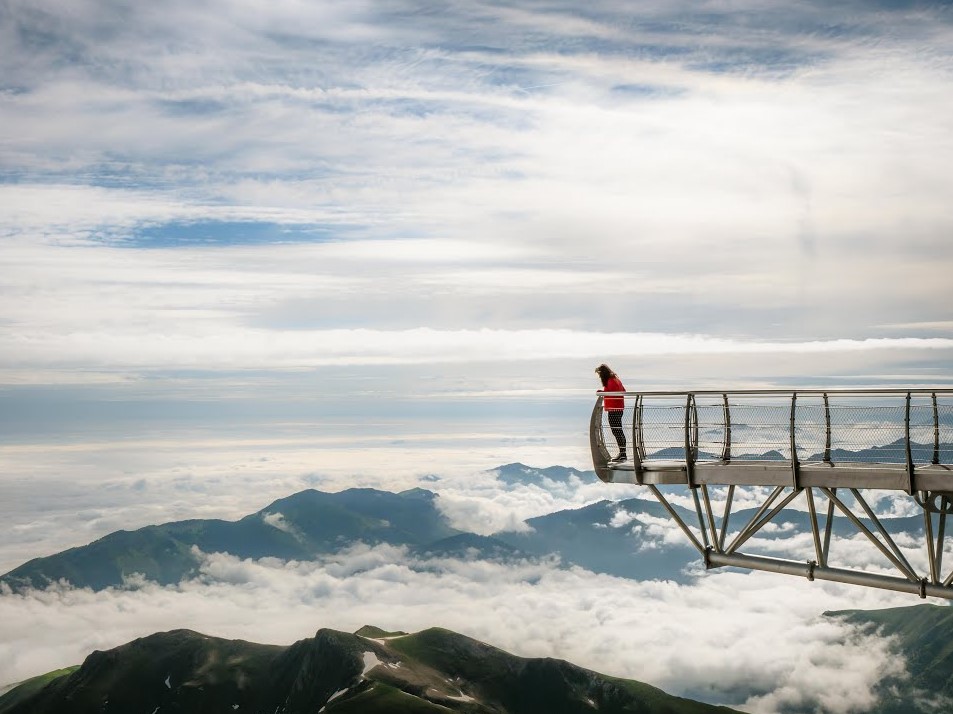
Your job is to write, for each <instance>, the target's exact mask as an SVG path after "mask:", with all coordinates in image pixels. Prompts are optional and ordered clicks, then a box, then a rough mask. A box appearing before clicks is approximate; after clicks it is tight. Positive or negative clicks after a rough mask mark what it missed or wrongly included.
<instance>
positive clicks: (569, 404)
mask: <svg viewBox="0 0 953 714" xmlns="http://www.w3.org/2000/svg"><path fill="white" fill-rule="evenodd" d="M951 89H953V8H951V6H950V4H949V3H946V2H939V3H937V2H903V1H900V0H896V1H894V0H880V1H878V2H859V1H857V2H852V1H843V2H837V3H825V2H819V1H818V2H810V1H804V0H802V1H800V2H790V3H783V4H781V3H768V2H763V1H759V0H737V1H733V0H711V1H709V2H687V1H682V0H674V1H671V0H666V1H665V2H663V1H661V0H648V1H644V2H632V3H619V2H605V1H601V0H594V1H592V2H587V3H585V5H584V7H582V6H580V4H579V3H572V2H563V1H561V0H549V1H542V0H541V1H539V2H531V1H528V0H525V1H520V2H481V1H479V0H475V1H474V2H468V3H439V2H436V3H415V2H406V1H402V0H392V1H387V2H384V1H379V2H363V1H360V0H357V1H349V2H330V1H329V2H309V1H306V0H277V1H269V2H264V1H263V0H241V1H240V2H227V3H226V2H222V1H221V0H199V1H190V2H182V1H180V0H171V1H170V2H166V3H162V4H161V5H148V4H142V3H139V4H127V3H120V2H114V1H110V0H56V1H55V2H53V1H52V0H31V1H30V2H26V1H24V0H0V207H2V209H0V518H2V520H3V522H4V523H5V524H6V528H5V529H4V530H5V531H6V533H5V534H4V535H3V536H2V537H0V568H2V569H3V570H4V571H5V570H7V569H9V568H11V567H14V566H15V565H17V564H19V563H21V562H23V561H25V560H27V559H29V558H32V557H36V556H38V555H45V554H49V553H52V552H55V551H57V550H60V549H63V548H66V547H71V546H75V545H81V544H83V543H86V542H89V541H90V540H93V539H95V538H97V537H100V536H102V535H104V534H106V533H108V532H111V531H113V530H116V529H118V528H137V527H141V526H144V525H148V524H150V523H157V522H162V521H167V520H174V519H179V518H189V517H222V518H236V517H240V516H242V515H244V514H246V513H248V512H251V511H253V510H256V509H258V508H261V507H262V506H263V505H265V504H266V503H268V502H269V501H270V500H273V499H275V498H279V497H282V496H286V495H288V494H289V493H292V492H294V491H296V490H300V489H301V488H309V487H317V488H324V489H326V490H337V489H340V488H345V487H347V486H349V485H364V486H375V487H379V488H386V489H388V490H399V489H401V488H405V487H409V486H413V485H419V484H426V483H428V481H427V477H428V475H432V474H440V475H441V476H442V477H445V479H446V480H447V481H448V482H449V483H454V484H458V486H457V487H450V486H449V485H448V486H447V493H446V495H445V503H451V502H453V503H454V504H456V505H457V507H458V510H456V511H454V513H455V517H459V518H464V516H465V515H466V519H465V522H467V523H469V524H470V525H471V526H472V527H473V528H474V529H476V530H481V531H482V532H492V530H494V529H495V528H500V527H504V526H506V525H511V526H512V525H514V524H515V525H517V526H518V524H519V523H520V522H521V521H522V519H523V518H526V517H529V516H532V515H539V514H540V513H543V512H548V511H547V510H546V509H554V508H556V507H567V506H568V505H581V504H582V503H585V502H591V501H592V500H598V499H599V498H606V497H608V498H617V497H622V491H618V490H612V491H611V492H608V491H606V490H605V489H604V488H603V487H600V486H599V485H597V484H592V485H591V487H590V488H587V489H582V490H580V491H579V494H580V495H576V494H574V495H572V496H566V497H565V498H564V499H562V500H559V499H555V500H554V499H552V498H549V497H540V498H538V499H535V500H533V499H531V500H530V501H529V502H527V503H523V502H522V501H518V500H517V499H512V498H509V497H506V496H505V495H501V494H499V493H496V492H495V491H494V490H493V489H494V486H493V485H492V483H491V484H490V485H489V486H484V485H481V486H478V487H477V486H473V488H477V490H478V491H479V493H478V494H477V495H474V494H473V493H471V487H470V486H467V485H465V484H467V479H472V480H473V482H474V483H476V484H483V483H484V481H483V480H481V478H482V477H474V476H473V475H474V474H481V473H483V472H484V471H485V470H486V469H490V468H493V467H495V466H499V465H500V464H504V463H509V462H514V461H522V462H526V463H530V464H533V465H536V466H548V465H552V464H563V465H567V466H574V467H583V468H584V467H587V465H588V459H589V451H588V444H587V441H586V434H585V429H586V425H587V422H588V414H589V411H590V409H591V406H592V402H593V390H594V389H595V388H597V387H598V384H597V382H596V380H595V377H594V375H593V367H594V366H595V365H597V364H599V363H600V362H603V361H605V362H608V363H609V364H610V365H612V366H613V367H614V368H615V370H616V371H617V372H618V373H619V374H620V376H621V377H622V379H623V382H625V383H626V385H627V386H628V387H629V388H630V389H636V388H638V389H663V388H664V389H700V388H706V387H709V388H719V389H722V388H724V389H728V388H762V387H763V388H768V387H792V386H797V387H802V388H804V387H818V386H819V387H869V386H901V387H903V386H907V387H909V386H936V387H942V386H946V387H950V386H953V374H951V372H950V369H949V364H950V360H951V358H953V301H951V299H950V298H951V297H953V289H951V287H950V280H949V268H950V266H951V264H953V241H951V240H950V235H951V233H953V213H951V212H950V210H949V196H950V195H951V189H953V178H951V174H950V171H949V166H950V165H951V164H953V91H951ZM600 489H601V490H600ZM467 508H469V510H467ZM467 514H469V515H467ZM254 567H260V566H254ZM266 571H267V568H266ZM276 577H277V576H276ZM501 577H504V576H501ZM544 581H546V582H550V581H548V580H546V579H545V578H544ZM558 587H562V585H560V586H558ZM618 587H620V588H623V589H624V588H627V587H636V586H631V585H630V584H625V583H623V584H621V585H618ZM147 593H149V590H148V588H147V589H144V590H142V591H139V593H138V594H137V595H136V596H135V597H139V598H145V597H146V594H147ZM51 597H52V596H51ZM64 597H65V596H64ZM117 597H119V596H117ZM122 597H126V596H125V595H123V596H122ZM129 597H132V596H131V595H130V596H129ZM176 597H178V595H177V596H176ZM181 597H182V598H183V599H182V600H181V602H183V603H185V602H187V601H188V595H187V594H186V595H181ZM686 597H687V596H686ZM692 597H694V596H692ZM838 597H840V595H838ZM8 606H10V602H9V601H5V600H3V599H2V598H0V607H8ZM16 607H20V606H16ZM818 607H819V608H820V609H822V607H823V606H822V605H819V606H818ZM53 609H54V610H56V612H65V611H68V608H66V609H63V608H60V607H56V608H53ZM186 610H187V608H186V607H183V609H182V611H183V612H184V611H186ZM819 611H820V610H819V609H818V612H819ZM176 612H179V611H178V610H176ZM815 614H816V613H815ZM80 619H82V618H80ZM411 619H413V618H411ZM51 622H52V621H51ZM141 622H153V621H152V620H151V619H150V618H148V617H146V618H143V619H142V620H141ZM324 624H326V625H328V626H333V624H334V623H330V622H328V623H324ZM359 624H363V623H357V625H359ZM422 624H423V623H422ZM450 624H452V623H450ZM173 626H174V625H173ZM409 626H410V625H408V626H407V627H409ZM223 627H224V628H225V629H228V627H227V626H224V625H223ZM308 627H310V625H309V626H308ZM306 629H307V628H306ZM289 631H290V625H289ZM122 632H123V633H128V632H129V630H128V629H122ZM481 633H483V634H487V633H486V632H483V631H481ZM0 634H2V633H0ZM254 634H255V633H253V632H251V631H247V632H244V635H243V636H247V637H248V638H249V639H256V638H255V637H254V636H253V635H254ZM305 634H306V632H299V633H298V635H299V636H304V635H305ZM487 636H489V635H488V634H487ZM117 637H118V634H117ZM3 639H4V638H3V637H2V636H0V641H2V640H3ZM258 639H259V640H262V641H265V640H267V639H268V638H267V637H265V636H260V637H258ZM111 641H112V642H114V643H115V644H118V641H116V638H115V637H114V638H113V640H111ZM41 649H42V648H41ZM544 649H545V648H540V651H543V650H544ZM38 651H39V650H38ZM553 651H555V650H553ZM573 653H575V654H584V653H581V652H576V651H573ZM43 661H44V662H45V661H46V660H43ZM596 661H597V662H602V661H603V660H598V659H597V660H596ZM582 664H586V663H585V662H582ZM592 666H595V665H592ZM25 669H26V670H29V668H25ZM622 670H624V671H628V670H627V669H625V668H624V667H620V668H619V669H618V670H615V671H622ZM17 672H18V673H19V674H23V673H24V670H20V669H18V670H17ZM660 676H661V675H660ZM3 679H4V678H3V677H2V676H0V680H3ZM765 701H767V700H765ZM763 706H764V707H765V708H763V709H761V710H762V711H770V706H774V705H773V704H764V705H763Z"/></svg>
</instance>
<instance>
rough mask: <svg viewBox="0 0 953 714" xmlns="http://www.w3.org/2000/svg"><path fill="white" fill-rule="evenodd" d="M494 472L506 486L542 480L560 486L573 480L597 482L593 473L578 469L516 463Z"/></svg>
mask: <svg viewBox="0 0 953 714" xmlns="http://www.w3.org/2000/svg"><path fill="white" fill-rule="evenodd" d="M494 471H496V474H497V478H498V479H499V480H500V481H501V482H502V483H504V484H506V485H507V486H514V485H516V484H520V483H539V482H540V481H542V480H543V479H548V480H549V481H553V482H554V483H561V484H566V483H571V482H572V481H573V479H576V480H578V481H580V482H583V483H585V482H586V481H590V482H593V481H596V480H597V479H596V474H595V472H594V471H579V470H578V469H574V468H570V467H567V466H547V467H546V468H536V467H534V466H527V465H526V464H521V463H519V462H516V463H512V464H505V465H504V466H500V467H499V468H497V469H494Z"/></svg>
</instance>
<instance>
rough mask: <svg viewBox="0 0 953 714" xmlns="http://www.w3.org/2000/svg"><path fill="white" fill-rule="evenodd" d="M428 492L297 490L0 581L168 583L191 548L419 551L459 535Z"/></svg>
mask: <svg viewBox="0 0 953 714" xmlns="http://www.w3.org/2000/svg"><path fill="white" fill-rule="evenodd" d="M434 498H435V497H434V494H432V493H430V492H429V491H422V490H420V489H414V490H412V491H408V492H405V493H403V494H398V493H389V492H386V491H376V490H374V489H350V490H347V491H342V492H340V493H324V492H321V491H315V490H308V491H301V492H300V493H296V494H294V495H292V496H289V497H287V498H282V499H279V500H277V501H275V502H274V503H272V504H270V505H268V506H267V507H265V508H263V509H262V510H260V511H258V512H257V513H253V514H251V515H248V516H246V517H244V518H242V519H241V520H239V521H222V520H189V521H179V522H175V523H166V524H163V525H158V526H148V527H146V528H140V529H139V530H136V531H117V532H115V533H110V534H109V535H107V536H105V537H103V538H100V539H99V540H97V541H95V542H93V543H90V544H89V545H86V546H81V547H78V548H71V549H69V550H65V551H63V552H61V553H57V554H55V555H52V556H49V557H45V558H36V559H34V560H31V561H29V562H27V563H24V564H23V565H21V566H19V567H18V568H15V569H14V570H11V571H10V572H9V573H7V574H6V575H4V576H3V577H2V578H0V582H5V583H7V584H8V585H9V586H10V587H11V588H13V589H18V588H22V587H39V588H43V587H46V586H47V585H48V584H49V583H50V582H55V581H57V580H60V579H64V580H66V581H68V582H70V583H71V584H73V585H75V586H77V587H90V588H92V589H94V590H101V589H104V588H107V587H110V586H118V585H121V584H122V582H123V579H124V578H125V577H128V576H130V575H132V574H133V573H141V574H142V575H144V576H145V577H146V578H148V579H149V580H153V581H155V582H158V583H160V584H163V585H166V584H171V583H177V582H179V581H180V580H181V579H182V578H184V577H187V576H189V575H192V574H194V573H195V572H196V568H197V565H198V561H197V559H196V556H195V553H194V552H193V548H198V549H199V550H201V551H203V552H206V553H230V554H232V555H235V556H237V557H241V558H261V557H266V556H271V557H276V558H282V559H285V560H290V559H311V558H314V557H315V556H317V555H319V554H322V553H331V552H335V551H337V550H339V549H340V548H341V547H342V546H345V545H347V544H349V543H353V542H355V541H359V540H360V541H364V542H366V543H392V544H399V545H422V544H426V543H431V542H434V541H437V540H440V539H443V538H448V537H450V536H453V535H457V534H458V533H459V531H457V530H455V529H453V528H451V527H450V526H449V525H448V524H447V522H446V520H445V519H444V517H443V515H442V514H441V513H440V512H439V511H438V510H437V508H436V507H435V505H434Z"/></svg>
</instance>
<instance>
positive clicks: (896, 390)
mask: <svg viewBox="0 0 953 714" xmlns="http://www.w3.org/2000/svg"><path fill="white" fill-rule="evenodd" d="M795 392H797V393H798V394H814V395H818V396H823V395H824V394H834V395H838V394H893V395H897V396H900V395H904V394H907V393H910V394H953V387H950V388H941V389H937V388H934V387H877V388H872V389H841V388H838V389H799V388H794V389H728V390H725V389H683V390H680V391H676V392H673V391H658V390H647V391H631V390H628V391H625V392H604V391H600V392H599V394H601V395H603V396H607V397H637V396H641V397H686V396H688V395H689V394H691V395H695V396H697V395H699V394H704V395H711V396H722V395H724V394H740V395H745V396H759V395H765V396H783V395H788V396H790V395H791V394H794V393H795Z"/></svg>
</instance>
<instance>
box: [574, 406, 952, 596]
mask: <svg viewBox="0 0 953 714" xmlns="http://www.w3.org/2000/svg"><path fill="white" fill-rule="evenodd" d="M605 396H621V397H623V399H624V404H625V409H624V411H623V419H622V424H623V429H624V433H625V446H626V452H627V454H628V457H627V458H626V459H625V460H623V461H612V460H611V459H612V452H615V451H616V449H617V448H618V445H617V444H616V440H615V437H614V435H613V433H612V430H611V426H610V425H609V423H608V419H607V415H606V413H605V411H604V409H603V398H604V397H605ZM590 445H591V449H592V458H593V466H594V468H595V470H596V473H597V474H598V476H599V477H600V478H601V479H602V480H603V481H605V482H607V483H636V484H640V485H645V486H647V487H648V488H649V489H651V491H652V492H653V494H654V495H655V497H656V498H657V499H658V500H659V501H660V502H661V503H662V505H663V506H665V508H666V510H667V511H668V512H669V515H670V516H672V518H673V520H674V521H675V522H676V523H677V524H678V526H679V527H680V528H681V529H682V531H683V532H684V533H685V535H686V536H687V537H688V539H689V541H690V542H691V544H692V545H693V546H694V547H695V548H697V549H698V550H699V552H700V553H701V554H702V555H703V557H704V559H705V564H706V566H707V567H718V566H722V565H735V566H738V567H745V568H753V569H759V570H769V571H772V572H779V573H787V574H796V575H803V576H805V577H807V578H808V579H811V580H813V579H815V578H816V579H827V580H835V581H838V582H851V583H855V584H860V585H868V586H874V587H880V588H886V589H892V590H899V591H903V592H914V593H917V594H919V595H921V596H923V597H925V596H926V595H933V596H938V597H943V598H948V599H953V572H951V573H950V574H949V576H948V577H942V575H941V573H942V563H943V549H944V538H945V529H946V518H947V516H948V515H950V514H953V389H931V388H926V389H924V388H920V389H869V390H845V389H836V390H835V389H830V390H815V389H804V390H796V391H795V390H735V391H687V392H659V391H651V392H625V393H612V394H610V393H601V394H599V395H598V396H597V399H596V404H595V406H594V408H593V411H592V416H591V419H590ZM675 484H681V485H684V486H687V487H688V489H689V491H688V493H689V494H690V496H691V499H692V502H693V504H694V507H695V508H694V510H695V515H696V516H697V519H698V525H697V527H694V526H693V527H690V526H689V525H688V524H687V523H686V521H685V519H684V518H682V516H680V515H679V513H678V512H677V510H676V509H675V508H674V507H673V506H672V504H671V503H669V502H668V500H667V499H666V498H665V496H664V495H663V493H662V492H661V491H660V490H659V488H658V486H661V485H675ZM710 486H723V487H727V494H726V502H725V504H724V511H723V513H722V512H719V513H716V512H715V509H713V506H712V497H711V494H710V492H709V487H710ZM758 486H761V487H771V488H773V491H771V492H770V494H769V495H768V496H767V497H766V498H765V500H764V503H763V505H762V506H761V508H760V509H758V511H757V512H756V513H755V515H754V516H753V517H752V518H751V519H750V520H749V522H748V523H747V525H745V526H744V527H742V528H741V529H739V530H737V531H736V532H732V531H729V523H730V520H731V515H732V512H731V509H732V500H733V497H734V493H735V488H736V487H758ZM838 489H842V492H841V494H840V495H839V494H838ZM862 489H885V490H889V491H893V492H894V493H895V495H898V496H901V497H902V496H903V494H906V496H908V497H911V498H912V499H913V501H914V503H915V504H916V507H917V508H918V509H920V510H921V511H922V514H923V531H922V535H923V538H924V542H925V554H926V559H925V560H926V563H927V568H928V572H927V573H926V574H923V575H920V574H918V573H917V571H916V569H915V568H914V567H912V566H911V565H910V560H909V559H908V557H907V556H906V555H905V554H904V552H903V550H904V549H903V548H900V547H898V545H897V543H896V542H895V541H894V539H893V538H892V537H891V536H890V534H889V533H888V532H887V529H886V528H885V527H884V525H883V523H882V520H881V518H880V517H879V516H878V515H877V514H876V513H875V512H874V510H873V509H872V508H871V507H870V505H869V504H868V502H867V500H866V499H865V497H864V495H863V494H862V493H861V490H862ZM758 490H763V489H755V491H758ZM845 491H846V492H847V493H849V496H845V495H844V492H845ZM801 494H804V503H803V504H798V503H797V502H796V501H797V499H798V497H799V496H800V495H801ZM817 499H820V503H821V506H823V505H824V501H826V506H827V507H826V517H825V512H823V511H821V509H820V508H819V507H818V503H817V502H816V501H817ZM792 503H793V504H794V505H792ZM786 508H787V509H789V510H790V509H795V510H796V509H798V508H800V509H801V510H802V512H804V511H806V512H807V514H808V516H809V522H810V528H811V531H812V536H813V542H814V546H815V547H814V551H815V557H814V559H812V560H810V561H808V562H807V563H806V564H805V562H803V561H801V562H797V561H791V560H785V559H778V558H768V557H764V556H761V555H752V554H744V553H741V552H740V550H739V549H740V547H741V546H742V545H744V544H745V543H746V542H749V541H750V539H751V538H752V537H753V536H754V535H755V534H757V533H758V531H759V530H761V529H762V528H763V527H764V526H765V525H766V524H767V523H769V522H770V521H771V520H772V519H774V518H776V517H777V516H778V515H779V514H780V513H781V512H782V511H784V509H786ZM822 518H823V523H824V526H823V528H822V527H821V525H820V524H821V522H822ZM835 518H845V519H847V522H849V523H850V524H851V525H852V526H853V527H854V528H855V529H856V532H857V533H859V534H862V535H863V536H864V537H866V539H867V540H869V541H870V543H871V544H873V545H874V546H875V548H876V549H877V551H878V552H879V553H880V555H882V556H883V559H884V560H885V561H886V563H887V565H888V567H892V568H895V569H896V570H897V571H898V572H899V575H900V577H896V576H889V575H883V574H881V573H870V572H865V571H858V570H856V569H849V568H839V567H834V566H832V565H831V563H830V550H831V540H832V524H833V522H834V519H835ZM729 535H732V538H731V539H729V538H728V536H729Z"/></svg>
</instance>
